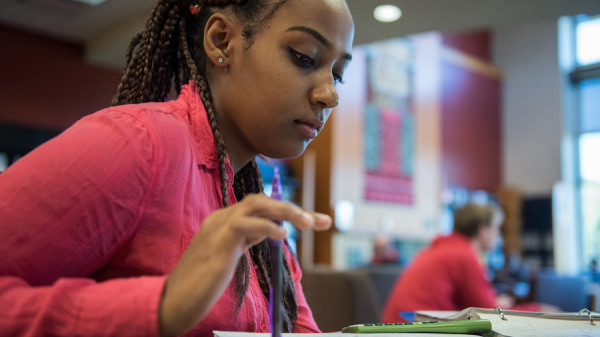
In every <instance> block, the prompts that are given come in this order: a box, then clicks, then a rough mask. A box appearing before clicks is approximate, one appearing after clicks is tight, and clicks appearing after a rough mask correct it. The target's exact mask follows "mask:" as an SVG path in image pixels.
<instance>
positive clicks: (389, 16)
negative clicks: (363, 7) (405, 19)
mask: <svg viewBox="0 0 600 337" xmlns="http://www.w3.org/2000/svg"><path fill="white" fill-rule="evenodd" d="M373 16H374V17H375V19H377V21H381V22H393V21H396V20H398V19H400V17H401V16H402V11H401V10H400V8H398V7H397V6H394V5H381V6H377V7H375V10H374V11H373Z"/></svg>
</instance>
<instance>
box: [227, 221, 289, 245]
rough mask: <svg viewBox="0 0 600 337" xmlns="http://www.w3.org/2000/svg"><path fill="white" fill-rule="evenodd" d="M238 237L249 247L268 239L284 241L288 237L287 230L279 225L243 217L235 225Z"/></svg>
mask: <svg viewBox="0 0 600 337" xmlns="http://www.w3.org/2000/svg"><path fill="white" fill-rule="evenodd" d="M234 229H235V230H236V231H237V233H238V235H239V236H241V237H242V238H243V240H244V244H246V245H247V246H248V247H249V246H253V245H255V244H257V243H259V242H261V241H262V240H264V239H265V237H266V238H269V239H272V240H283V239H285V236H286V235H287V232H286V230H285V229H284V228H283V227H281V226H279V225H278V224H277V223H275V222H273V221H271V220H269V219H264V218H257V217H243V218H240V219H238V221H237V222H236V224H235V225H234Z"/></svg>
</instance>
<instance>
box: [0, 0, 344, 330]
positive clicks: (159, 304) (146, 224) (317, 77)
mask: <svg viewBox="0 0 600 337" xmlns="http://www.w3.org/2000/svg"><path fill="white" fill-rule="evenodd" d="M353 35H354V24H353V22H352V17H351V15H350V12H349V9H348V6H347V4H346V2H345V1H344V0H287V1H284V0H231V1H227V0H205V1H197V0H159V1H158V3H157V5H156V7H155V8H154V9H153V11H152V14H151V15H150V18H149V20H148V22H147V24H146V27H145V30H144V31H143V32H142V33H140V34H139V35H137V36H136V37H135V38H134V39H133V40H132V43H131V45H130V47H129V50H128V53H127V66H126V69H125V71H124V74H123V78H122V80H121V83H120V84H119V87H118V91H117V94H116V96H115V98H114V101H113V106H112V107H110V108H107V109H104V110H102V111H99V112H96V113H94V114H92V115H90V116H87V117H85V118H83V119H81V120H80V121H78V122H77V123H75V124H74V125H73V126H72V127H70V128H68V129H67V130H66V131H64V132H63V133H62V134H60V135H59V136H57V137H55V138H54V139H52V140H50V141H49V142H47V143H45V144H43V145H42V146H40V147H38V148H37V149H35V150H34V151H32V152H31V153H30V154H28V155H26V156H24V157H23V158H21V159H20V160H19V161H17V162H16V163H14V164H13V165H12V166H10V167H9V168H8V169H7V170H5V171H4V172H3V173H2V174H0V237H1V238H2V240H1V241H0V306H1V307H2V308H3V309H2V310H0V336H10V337H15V336H176V335H181V334H186V336H209V335H212V334H213V332H212V331H213V330H237V331H249V332H267V331H269V318H268V309H269V308H268V302H269V301H268V296H269V288H270V284H269V283H270V281H269V273H270V253H269V244H268V240H267V239H276V240H279V239H283V238H284V237H285V235H286V233H285V230H284V229H283V228H281V227H280V226H278V225H277V224H276V223H275V222H274V220H277V221H289V222H290V223H292V224H293V225H295V226H296V227H298V228H314V229H317V230H322V229H326V228H328V227H329V226H330V225H331V219H330V218H329V216H327V215H324V214H319V213H314V212H307V211H305V210H302V209H301V208H299V207H297V206H295V205H293V204H291V203H286V202H281V201H276V200H272V199H270V198H268V197H266V196H265V195H264V194H262V193H261V192H262V181H261V177H260V172H259V171H258V168H257V164H256V161H255V160H254V158H255V157H256V156H257V155H263V156H266V157H272V158H290V157H296V156H299V155H301V154H302V153H303V151H304V150H305V148H306V146H307V145H308V144H309V143H310V142H311V141H312V140H313V139H314V138H315V137H316V136H317V134H318V133H319V132H320V131H321V129H322V127H323V125H324V123H325V121H326V120H327V119H328V117H329V115H330V113H331V111H332V109H333V108H334V107H335V106H336V105H337V104H338V95H337V89H336V85H337V84H338V83H340V82H341V80H342V76H343V73H344V70H345V68H346V67H347V65H348V63H349V62H350V59H351V53H350V52H351V47H352V40H353ZM92 80H93V79H90V81H92ZM82 85H86V84H85V83H82ZM172 87H173V89H174V90H173V91H172V90H171V89H172ZM174 92H176V93H177V94H178V97H177V99H176V100H171V101H168V102H167V99H168V97H169V96H170V95H171V94H172V93H174ZM35 95H36V93H35V92H32V93H31V97H32V98H34V97H35ZM284 256H285V259H284V268H283V271H284V272H283V301H282V302H283V305H282V312H283V328H284V332H318V331H319V329H318V327H317V325H316V323H315V321H314V319H313V317H312V314H311V311H310V308H309V307H308V305H307V303H306V300H305V298H304V295H303V293H302V288H301V286H300V278H301V271H300V268H299V266H298V263H297V261H296V259H295V257H294V255H293V254H292V253H291V252H290V251H289V249H287V247H286V248H285V251H284Z"/></svg>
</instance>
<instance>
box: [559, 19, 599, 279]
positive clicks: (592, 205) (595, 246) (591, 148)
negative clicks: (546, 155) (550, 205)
mask: <svg viewBox="0 0 600 337" xmlns="http://www.w3.org/2000/svg"><path fill="white" fill-rule="evenodd" d="M568 22H569V24H568V25H567V26H566V27H567V29H566V30H567V31H569V32H572V33H570V34H571V37H568V39H570V41H573V42H572V43H570V44H567V45H569V47H570V48H569V49H571V50H570V51H568V52H567V57H566V58H564V59H569V57H568V55H569V54H570V55H571V59H572V60H573V61H572V62H571V64H570V66H568V67H567V68H566V70H567V71H568V73H569V74H568V75H569V82H570V83H569V86H568V90H569V91H570V94H571V96H570V99H567V101H568V102H570V103H569V106H568V107H567V114H569V115H571V118H570V120H571V121H572V125H571V127H570V129H571V130H569V131H567V132H568V133H569V134H571V135H572V137H573V139H574V142H573V147H574V149H573V152H574V153H575V155H574V156H573V157H572V159H573V160H572V161H573V162H574V163H573V166H571V167H572V168H574V172H575V174H574V184H575V186H574V187H575V190H576V195H575V199H576V200H575V212H576V213H577V214H576V215H575V219H578V222H579V224H578V226H577V233H578V237H579V238H578V242H579V245H578V250H579V251H578V252H577V254H578V258H579V260H580V263H579V264H580V266H579V267H580V269H583V270H589V269H590V266H591V265H592V263H593V261H596V263H597V262H598V260H599V259H600V15H598V16H594V17H589V16H583V15H581V16H577V17H574V18H570V19H569V21H568ZM564 59H563V61H564Z"/></svg>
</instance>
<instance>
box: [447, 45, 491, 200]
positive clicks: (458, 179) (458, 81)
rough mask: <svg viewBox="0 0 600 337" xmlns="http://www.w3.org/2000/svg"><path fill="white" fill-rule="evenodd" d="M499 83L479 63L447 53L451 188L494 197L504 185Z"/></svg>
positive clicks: (484, 66)
mask: <svg viewBox="0 0 600 337" xmlns="http://www.w3.org/2000/svg"><path fill="white" fill-rule="evenodd" d="M500 79H501V76H500V72H499V71H498V70H497V69H496V68H495V67H493V66H491V65H490V64H488V63H486V62H484V61H482V60H481V59H479V58H477V57H472V56H470V55H467V54H463V53H462V51H455V50H453V49H449V48H445V49H444V54H443V58H442V60H441V97H440V99H441V116H442V117H441V119H442V128H441V132H442V135H441V139H442V170H443V172H444V178H445V180H446V182H447V183H448V184H452V185H457V186H460V187H464V188H467V189H471V190H487V191H490V192H493V191H494V190H496V189H497V188H498V186H499V185H500V184H501V167H502V161H501V128H500V121H501V116H500V91H501V90H500V86H501V81H500Z"/></svg>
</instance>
